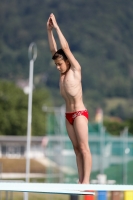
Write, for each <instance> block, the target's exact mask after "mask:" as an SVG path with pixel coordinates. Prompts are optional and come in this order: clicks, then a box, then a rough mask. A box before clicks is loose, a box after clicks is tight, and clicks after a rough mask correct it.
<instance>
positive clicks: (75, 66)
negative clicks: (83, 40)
mask: <svg viewBox="0 0 133 200" xmlns="http://www.w3.org/2000/svg"><path fill="white" fill-rule="evenodd" d="M50 17H51V20H52V26H53V27H54V28H55V30H56V32H57V35H58V38H59V41H60V45H61V48H62V50H63V51H64V53H65V54H66V56H67V58H68V60H69V62H70V63H71V67H72V68H73V69H77V70H80V64H79V63H78V61H77V60H76V59H75V57H74V55H73V54H72V52H71V50H70V48H69V45H68V42H67V40H66V39H65V37H64V35H63V33H62V32H61V30H60V28H59V26H58V24H57V22H56V19H55V16H54V15H53V14H51V15H50Z"/></svg>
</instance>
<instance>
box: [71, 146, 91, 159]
mask: <svg viewBox="0 0 133 200" xmlns="http://www.w3.org/2000/svg"><path fill="white" fill-rule="evenodd" d="M73 148H74V151H75V154H76V155H77V156H78V155H90V149H89V147H88V146H87V145H85V144H79V145H77V146H74V147H73Z"/></svg>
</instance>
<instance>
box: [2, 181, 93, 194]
mask: <svg viewBox="0 0 133 200" xmlns="http://www.w3.org/2000/svg"><path fill="white" fill-rule="evenodd" d="M80 186H81V184H80ZM86 188H88V187H86ZM0 191H10V192H33V193H48V194H67V195H69V194H70V195H72V194H73V195H74V194H75V195H95V192H92V191H89V190H84V187H79V184H59V183H56V184H55V183H17V182H15V183H14V182H11V181H10V182H0Z"/></svg>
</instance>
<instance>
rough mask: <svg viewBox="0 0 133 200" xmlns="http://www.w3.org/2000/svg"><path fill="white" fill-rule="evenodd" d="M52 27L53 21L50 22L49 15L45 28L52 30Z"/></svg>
mask: <svg viewBox="0 0 133 200" xmlns="http://www.w3.org/2000/svg"><path fill="white" fill-rule="evenodd" d="M52 28H53V23H52V20H51V18H50V17H49V18H48V21H47V29H48V30H52Z"/></svg>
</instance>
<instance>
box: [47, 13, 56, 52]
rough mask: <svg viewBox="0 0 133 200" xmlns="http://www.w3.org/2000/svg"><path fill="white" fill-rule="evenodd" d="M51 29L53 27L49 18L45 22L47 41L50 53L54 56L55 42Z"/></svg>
mask: <svg viewBox="0 0 133 200" xmlns="http://www.w3.org/2000/svg"><path fill="white" fill-rule="evenodd" d="M52 29H53V25H52V21H51V18H50V17H49V19H48V21H47V32H48V41H49V47H50V51H51V53H52V55H54V54H55V52H56V51H57V45H56V42H55V39H54V35H53V31H52Z"/></svg>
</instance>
